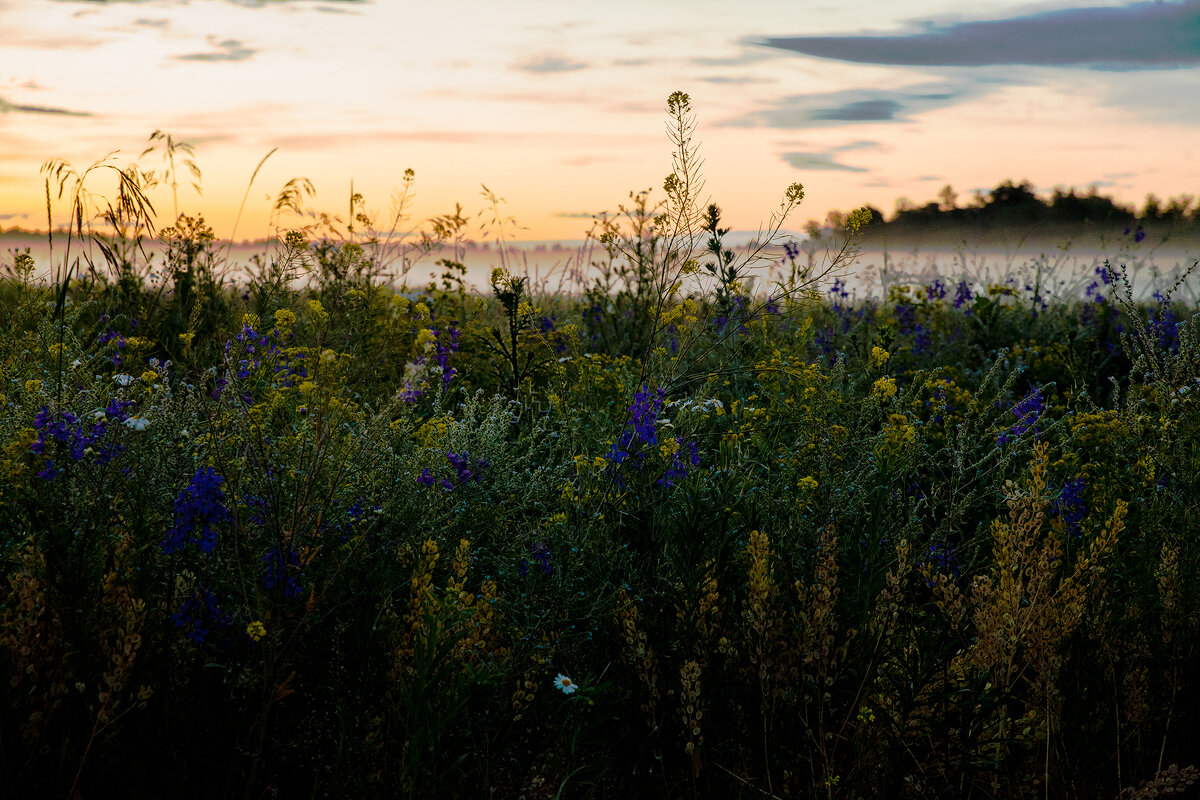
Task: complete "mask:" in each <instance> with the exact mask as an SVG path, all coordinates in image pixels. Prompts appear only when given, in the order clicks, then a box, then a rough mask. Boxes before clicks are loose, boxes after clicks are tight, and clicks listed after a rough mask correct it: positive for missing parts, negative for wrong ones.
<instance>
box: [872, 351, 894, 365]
mask: <svg viewBox="0 0 1200 800" xmlns="http://www.w3.org/2000/svg"><path fill="white" fill-rule="evenodd" d="M891 357H892V354H891V353H889V352H888V351H887V350H884V349H883V348H882V347H872V348H871V366H872V367H880V366H883V365H884V364H886V363H887V360H888V359H889V358H891Z"/></svg>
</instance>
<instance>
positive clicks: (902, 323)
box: [895, 300, 929, 353]
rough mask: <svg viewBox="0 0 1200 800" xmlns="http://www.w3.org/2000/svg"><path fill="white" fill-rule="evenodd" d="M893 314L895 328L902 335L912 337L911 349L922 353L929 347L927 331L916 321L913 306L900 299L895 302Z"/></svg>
mask: <svg viewBox="0 0 1200 800" xmlns="http://www.w3.org/2000/svg"><path fill="white" fill-rule="evenodd" d="M895 314H896V328H897V330H898V331H899V332H900V333H901V334H902V335H905V336H912V337H913V345H912V351H913V352H914V353H923V352H924V351H925V349H926V348H927V347H929V331H928V330H927V329H926V327H925V326H924V325H923V324H922V323H920V322H917V318H916V309H915V307H914V306H913V305H912V304H911V303H909V302H907V301H903V300H902V301H900V302H899V303H896V310H895Z"/></svg>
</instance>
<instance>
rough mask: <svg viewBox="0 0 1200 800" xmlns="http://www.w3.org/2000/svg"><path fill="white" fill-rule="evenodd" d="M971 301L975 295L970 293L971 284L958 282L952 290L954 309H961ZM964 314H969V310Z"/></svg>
mask: <svg viewBox="0 0 1200 800" xmlns="http://www.w3.org/2000/svg"><path fill="white" fill-rule="evenodd" d="M973 299H975V295H974V293H973V292H972V291H971V284H969V283H967V282H966V281H959V282H958V286H957V287H955V289H954V307H955V308H957V309H961V308H962V307H963V306H965V305H967V304H968V303H970V302H971V301H972V300H973ZM966 313H968V314H970V313H971V309H969V308H968V309H967V311H966Z"/></svg>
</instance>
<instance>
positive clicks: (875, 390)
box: [871, 378, 896, 402]
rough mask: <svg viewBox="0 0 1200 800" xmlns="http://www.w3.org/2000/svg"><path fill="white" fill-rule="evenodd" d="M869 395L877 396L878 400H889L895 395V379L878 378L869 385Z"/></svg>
mask: <svg viewBox="0 0 1200 800" xmlns="http://www.w3.org/2000/svg"><path fill="white" fill-rule="evenodd" d="M871 396H872V397H875V398H878V399H879V401H880V402H885V401H887V400H891V399H892V398H893V397H895V396H896V381H895V380H894V379H892V378H880V379H879V380H877V381H875V385H874V386H872V387H871Z"/></svg>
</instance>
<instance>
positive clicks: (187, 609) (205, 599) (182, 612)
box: [171, 586, 233, 644]
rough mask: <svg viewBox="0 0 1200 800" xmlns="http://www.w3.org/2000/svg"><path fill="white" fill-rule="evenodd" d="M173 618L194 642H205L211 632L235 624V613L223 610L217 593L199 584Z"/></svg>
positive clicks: (176, 625)
mask: <svg viewBox="0 0 1200 800" xmlns="http://www.w3.org/2000/svg"><path fill="white" fill-rule="evenodd" d="M171 620H172V621H173V622H174V623H175V627H177V628H182V629H183V635H184V636H186V637H187V638H188V639H189V640H191V641H192V642H193V643H194V644H203V643H204V642H205V641H206V640H207V639H208V636H209V634H210V633H214V632H224V631H225V630H227V629H228V628H229V626H230V625H232V624H233V615H231V614H226V613H224V612H222V611H221V606H220V605H219V604H218V603H217V598H216V595H214V594H213V593H212V592H210V591H209V590H208V589H207V588H205V587H203V586H198V587H196V589H195V590H193V592H192V593H191V595H190V596H189V597H188V598H187V599H186V600H184V601H183V605H182V606H180V608H179V610H178V611H176V612H175V613H174V614H172V615H171Z"/></svg>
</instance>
